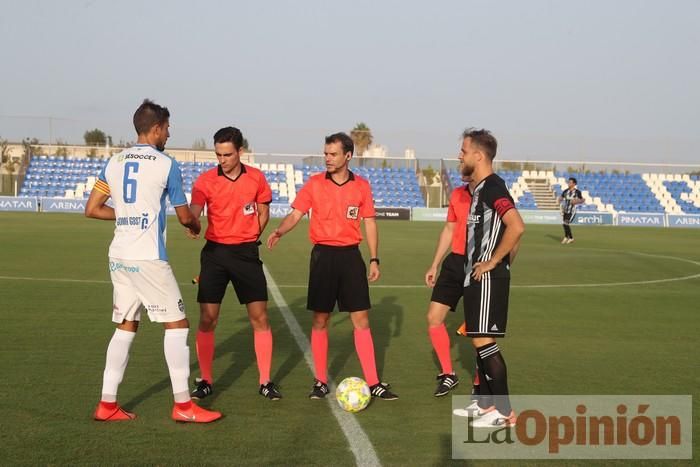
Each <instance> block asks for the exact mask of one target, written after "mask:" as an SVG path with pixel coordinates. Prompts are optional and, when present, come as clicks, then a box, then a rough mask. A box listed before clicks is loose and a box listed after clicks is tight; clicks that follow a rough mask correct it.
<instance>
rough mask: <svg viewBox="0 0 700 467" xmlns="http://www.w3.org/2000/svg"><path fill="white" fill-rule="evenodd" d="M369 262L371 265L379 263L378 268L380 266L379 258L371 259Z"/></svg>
mask: <svg viewBox="0 0 700 467" xmlns="http://www.w3.org/2000/svg"><path fill="white" fill-rule="evenodd" d="M369 262H370V263H377V266H379V258H370V259H369Z"/></svg>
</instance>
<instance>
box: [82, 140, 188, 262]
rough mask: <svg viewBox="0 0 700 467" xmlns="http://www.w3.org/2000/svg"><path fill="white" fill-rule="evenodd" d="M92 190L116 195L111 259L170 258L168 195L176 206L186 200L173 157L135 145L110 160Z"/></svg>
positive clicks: (153, 149) (110, 248) (114, 197)
mask: <svg viewBox="0 0 700 467" xmlns="http://www.w3.org/2000/svg"><path fill="white" fill-rule="evenodd" d="M94 189H96V190H99V191H101V192H102V193H105V194H108V195H110V196H111V197H112V204H113V206H114V211H115V214H116V217H117V219H116V222H115V224H116V227H115V229H114V239H113V240H112V244H111V245H110V246H109V257H110V258H120V259H132V260H158V259H160V260H164V261H167V259H168V256H167V254H166V251H165V239H166V205H165V197H166V196H168V197H169V198H170V204H172V205H173V206H175V207H177V206H183V205H186V204H187V198H185V192H184V191H183V189H182V174H181V173H180V167H179V166H178V164H177V162H176V161H175V160H174V159H173V158H172V157H170V156H168V155H167V154H163V153H162V152H160V151H158V150H157V149H155V148H154V147H152V146H149V145H146V144H137V145H136V146H133V147H131V148H129V149H125V150H124V151H122V152H120V153H119V154H115V155H114V156H112V157H111V158H110V159H109V161H108V162H107V165H106V166H105V167H104V169H103V170H102V172H101V173H100V175H99V177H98V181H97V182H96V183H95V188H94Z"/></svg>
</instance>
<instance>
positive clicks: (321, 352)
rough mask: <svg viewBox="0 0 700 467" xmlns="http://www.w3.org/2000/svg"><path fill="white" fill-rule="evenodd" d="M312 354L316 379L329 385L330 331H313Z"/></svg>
mask: <svg viewBox="0 0 700 467" xmlns="http://www.w3.org/2000/svg"><path fill="white" fill-rule="evenodd" d="M311 354H312V355H313V357H314V370H315V371H316V379H317V380H319V381H320V382H322V383H324V384H327V383H328V373H327V367H328V329H313V328H312V329H311Z"/></svg>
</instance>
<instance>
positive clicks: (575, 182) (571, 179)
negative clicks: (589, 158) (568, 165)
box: [569, 177, 578, 185]
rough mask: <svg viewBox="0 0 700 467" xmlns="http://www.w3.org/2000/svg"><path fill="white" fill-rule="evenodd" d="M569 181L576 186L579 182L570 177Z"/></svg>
mask: <svg viewBox="0 0 700 467" xmlns="http://www.w3.org/2000/svg"><path fill="white" fill-rule="evenodd" d="M569 181H571V182H574V185H578V181H577V180H576V179H575V178H574V177H569Z"/></svg>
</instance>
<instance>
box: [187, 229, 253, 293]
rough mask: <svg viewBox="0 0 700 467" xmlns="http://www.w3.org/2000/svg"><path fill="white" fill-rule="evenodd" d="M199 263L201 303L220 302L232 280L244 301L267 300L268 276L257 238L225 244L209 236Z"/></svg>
mask: <svg viewBox="0 0 700 467" xmlns="http://www.w3.org/2000/svg"><path fill="white" fill-rule="evenodd" d="M200 267H201V269H200V273H199V291H198V292H197V301H198V302H199V303H221V300H222V299H223V298H224V294H225V293H226V287H227V286H228V283H229V282H231V283H232V284H233V288H234V290H235V291H236V296H238V301H239V302H240V303H241V304H242V305H244V304H247V303H251V302H260V301H267V280H265V274H264V273H263V269H262V261H260V254H259V252H258V243H257V242H247V243H240V244H237V245H226V244H223V243H216V242H212V241H210V240H207V243H206V245H204V248H202V253H201V255H200Z"/></svg>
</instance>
